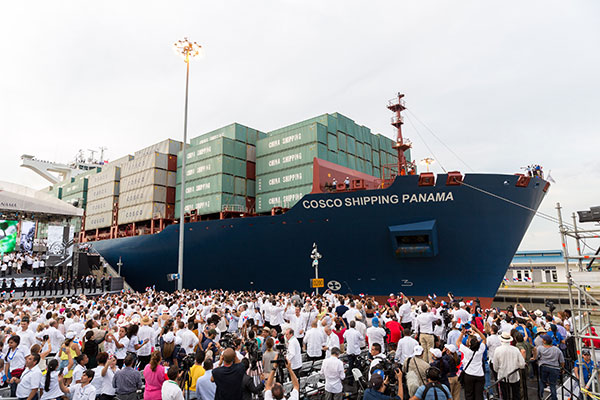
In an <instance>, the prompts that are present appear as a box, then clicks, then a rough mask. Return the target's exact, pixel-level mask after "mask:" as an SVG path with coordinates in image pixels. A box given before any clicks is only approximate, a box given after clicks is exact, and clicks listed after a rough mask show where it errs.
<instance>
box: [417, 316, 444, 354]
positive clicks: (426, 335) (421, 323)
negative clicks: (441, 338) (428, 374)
mask: <svg viewBox="0 0 600 400" xmlns="http://www.w3.org/2000/svg"><path fill="white" fill-rule="evenodd" d="M440 320H441V318H440V317H439V316H438V315H435V314H434V313H432V312H430V311H429V308H428V307H427V304H423V305H422V306H421V314H419V315H418V316H417V319H416V321H415V322H416V325H417V333H418V334H419V343H420V344H421V346H423V359H424V360H425V361H427V362H429V349H432V348H433V346H434V341H435V338H434V337H433V324H434V323H437V321H440Z"/></svg>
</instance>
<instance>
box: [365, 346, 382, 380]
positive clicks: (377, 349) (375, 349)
mask: <svg viewBox="0 0 600 400" xmlns="http://www.w3.org/2000/svg"><path fill="white" fill-rule="evenodd" d="M381 350H382V348H381V345H380V344H379V343H373V345H372V346H371V351H370V353H371V356H373V360H371V364H370V365H369V379H371V375H373V372H372V371H373V368H375V367H377V365H378V364H379V363H381V362H382V361H385V355H384V354H382V352H381Z"/></svg>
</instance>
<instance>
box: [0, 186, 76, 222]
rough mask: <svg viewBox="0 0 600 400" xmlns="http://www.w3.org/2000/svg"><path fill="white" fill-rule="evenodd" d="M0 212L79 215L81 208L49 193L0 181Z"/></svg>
mask: <svg viewBox="0 0 600 400" xmlns="http://www.w3.org/2000/svg"><path fill="white" fill-rule="evenodd" d="M0 212H25V213H39V214H53V215H64V216H73V217H81V216H82V215H83V210H82V209H81V208H77V207H73V206H72V205H70V204H67V203H65V202H64V201H62V200H59V199H57V198H55V197H52V196H51V195H49V194H46V193H42V192H38V191H37V190H34V189H31V188H28V187H25V186H22V185H18V184H16V183H8V182H3V181H0Z"/></svg>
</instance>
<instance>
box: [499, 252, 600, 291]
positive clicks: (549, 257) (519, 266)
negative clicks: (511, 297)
mask: <svg viewBox="0 0 600 400" xmlns="http://www.w3.org/2000/svg"><path fill="white" fill-rule="evenodd" d="M599 257H600V256H599ZM592 261H593V266H594V267H598V266H600V259H594V256H593V255H589V259H586V260H582V263H583V266H584V268H585V267H587V266H588V264H589V263H590V262H592ZM569 265H570V268H571V269H572V270H577V269H578V268H579V267H578V266H577V261H576V260H570V261H569ZM504 282H505V283H506V284H515V283H520V282H521V283H532V282H533V283H553V282H559V283H566V282H567V274H566V270H565V259H564V258H563V252H562V251H561V250H539V251H518V252H517V253H516V254H515V257H514V258H513V260H512V262H511V263H510V266H509V267H508V270H507V271H506V275H504Z"/></svg>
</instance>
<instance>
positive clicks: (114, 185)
mask: <svg viewBox="0 0 600 400" xmlns="http://www.w3.org/2000/svg"><path fill="white" fill-rule="evenodd" d="M118 195H119V182H115V181H111V182H107V183H105V184H103V185H100V186H96V187H94V188H91V189H88V197H87V200H88V201H94V200H100V199H103V198H105V197H111V196H118Z"/></svg>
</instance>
